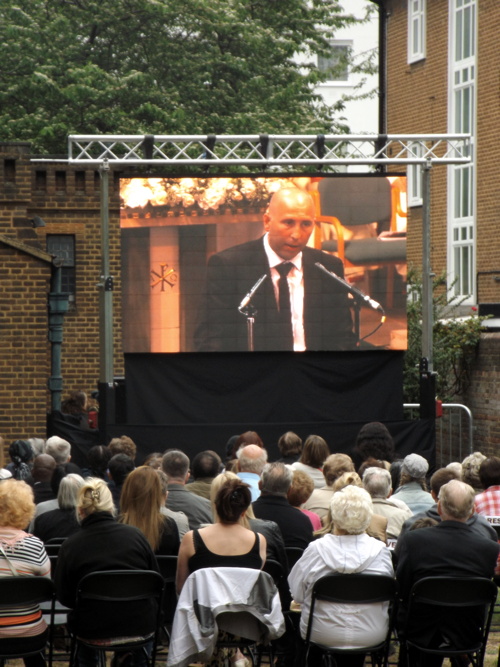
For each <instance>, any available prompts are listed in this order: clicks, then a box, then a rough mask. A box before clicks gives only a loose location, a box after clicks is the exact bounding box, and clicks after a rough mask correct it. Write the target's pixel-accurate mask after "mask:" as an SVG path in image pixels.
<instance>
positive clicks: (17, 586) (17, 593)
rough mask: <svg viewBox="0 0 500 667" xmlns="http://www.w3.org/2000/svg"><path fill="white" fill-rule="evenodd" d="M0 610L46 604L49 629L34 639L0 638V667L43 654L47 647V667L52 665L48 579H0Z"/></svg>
mask: <svg viewBox="0 0 500 667" xmlns="http://www.w3.org/2000/svg"><path fill="white" fill-rule="evenodd" d="M0 600H1V608H5V609H9V608H15V607H25V606H26V607H31V606H34V605H37V604H38V605H41V604H42V603H43V602H47V603H49V607H50V609H49V612H48V613H49V618H48V623H47V625H48V629H47V630H46V631H45V632H42V633H41V634H39V635H36V636H34V637H5V638H1V639H0V667H3V666H4V664H5V661H6V660H13V659H14V658H26V657H28V656H32V655H37V653H43V652H44V651H45V649H46V647H47V645H48V647H49V667H50V666H51V665H52V619H53V616H54V602H55V591H54V584H53V582H52V580H51V579H48V578H47V577H1V578H0Z"/></svg>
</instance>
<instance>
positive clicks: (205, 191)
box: [120, 174, 407, 353]
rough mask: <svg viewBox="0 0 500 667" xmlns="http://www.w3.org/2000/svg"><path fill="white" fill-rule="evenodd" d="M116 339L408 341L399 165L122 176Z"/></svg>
mask: <svg viewBox="0 0 500 667" xmlns="http://www.w3.org/2000/svg"><path fill="white" fill-rule="evenodd" d="M120 199H121V206H120V225H121V244H122V295H123V296H122V298H123V303H122V306H123V319H122V322H123V324H122V327H123V348H124V352H125V353H135V352H162V353H164V352H172V353H174V352H198V351H199V352H212V351H213V352H235V351H242V352H243V351H280V350H284V351H286V350H293V351H296V352H303V351H308V350H365V349H370V350H373V349H382V350H384V349H391V350H403V349H406V340H407V323H406V182H405V178H404V177H402V176H392V175H390V176H381V175H366V176H365V175H362V176H350V175H337V174H332V175H324V176H322V175H319V176H300V175H298V176H290V175H287V176H267V175H265V176H253V175H246V176H225V177H222V176H213V177H207V178H200V177H197V178H193V177H182V178H172V177H168V178H158V177H155V178H142V177H137V178H136V177H133V178H122V179H121V181H120Z"/></svg>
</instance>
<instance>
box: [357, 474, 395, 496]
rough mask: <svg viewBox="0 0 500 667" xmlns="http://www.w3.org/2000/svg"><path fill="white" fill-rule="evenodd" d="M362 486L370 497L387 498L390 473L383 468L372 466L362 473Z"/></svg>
mask: <svg viewBox="0 0 500 667" xmlns="http://www.w3.org/2000/svg"><path fill="white" fill-rule="evenodd" d="M363 486H364V488H365V489H366V490H367V491H368V493H369V494H370V496H371V497H372V498H384V499H385V498H387V496H388V495H389V493H390V491H391V487H392V479H391V474H390V472H389V471H388V470H385V468H376V467H375V466H372V467H371V468H367V469H366V470H365V472H364V475H363Z"/></svg>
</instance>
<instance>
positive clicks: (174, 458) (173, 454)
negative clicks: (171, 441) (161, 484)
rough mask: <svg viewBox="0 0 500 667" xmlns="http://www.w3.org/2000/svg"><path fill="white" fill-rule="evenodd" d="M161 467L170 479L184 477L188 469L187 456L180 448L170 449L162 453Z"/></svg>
mask: <svg viewBox="0 0 500 667" xmlns="http://www.w3.org/2000/svg"><path fill="white" fill-rule="evenodd" d="M161 469H162V470H163V472H164V473H165V475H167V477H169V478H172V479H184V478H185V477H186V475H187V473H188V470H189V458H188V457H187V456H186V454H184V452H181V450H180V449H171V450H170V451H167V452H165V454H163V458H162V460H161Z"/></svg>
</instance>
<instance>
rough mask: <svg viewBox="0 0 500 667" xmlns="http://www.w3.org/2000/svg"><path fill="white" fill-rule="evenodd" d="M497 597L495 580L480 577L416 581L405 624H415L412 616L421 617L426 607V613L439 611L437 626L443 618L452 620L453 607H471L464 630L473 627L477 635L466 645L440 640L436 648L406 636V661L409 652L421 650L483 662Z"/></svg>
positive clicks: (460, 608)
mask: <svg viewBox="0 0 500 667" xmlns="http://www.w3.org/2000/svg"><path fill="white" fill-rule="evenodd" d="M496 598H497V586H496V584H495V582H494V581H492V580H491V579H486V578H482V577H425V578H424V579H420V581H417V582H416V583H415V584H414V585H413V587H412V589H411V592H410V598H409V601H408V612H407V615H406V622H405V627H407V628H412V627H415V617H416V616H417V615H418V616H419V617H420V618H421V617H422V613H424V614H425V611H426V609H427V611H428V613H429V614H430V613H435V612H436V611H438V612H439V614H438V616H439V619H442V621H441V622H440V627H441V624H442V623H444V621H446V620H448V621H449V622H450V623H453V614H452V611H453V609H455V610H461V611H463V610H470V612H471V617H470V621H469V620H468V621H467V631H469V630H470V629H471V628H473V629H475V630H476V631H477V639H476V641H473V642H472V643H471V645H469V646H468V645H467V644H466V643H464V644H463V645H458V643H457V644H455V645H453V644H451V643H448V642H447V643H446V644H445V642H443V644H442V645H440V646H439V647H438V648H429V647H428V646H425V645H423V643H421V642H419V641H418V640H416V639H411V638H408V637H406V638H404V650H405V653H406V661H407V664H408V665H411V664H412V656H413V655H415V654H418V653H420V654H423V655H424V656H425V655H436V656H441V657H442V658H452V657H454V656H463V655H467V657H468V659H469V660H470V664H472V665H474V666H475V667H479V666H480V665H482V664H483V661H484V654H485V651H486V643H487V641H488V634H489V631H490V625H491V618H492V615H493V609H494V606H495V601H496ZM481 610H482V612H483V613H481ZM474 611H476V613H475V614H474ZM477 612H479V613H477ZM450 617H451V620H450ZM455 634H460V633H459V632H458V633H455ZM410 637H411V635H410Z"/></svg>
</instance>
